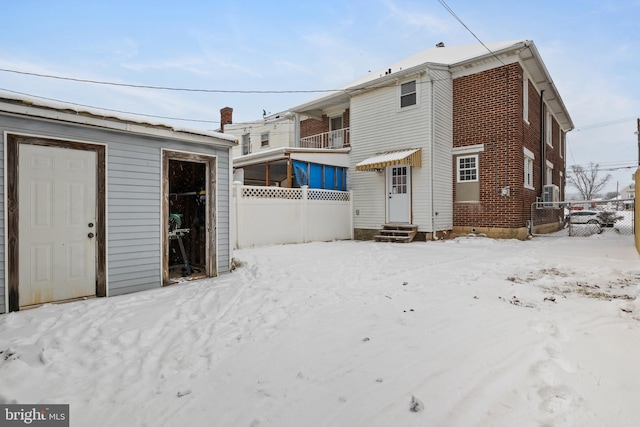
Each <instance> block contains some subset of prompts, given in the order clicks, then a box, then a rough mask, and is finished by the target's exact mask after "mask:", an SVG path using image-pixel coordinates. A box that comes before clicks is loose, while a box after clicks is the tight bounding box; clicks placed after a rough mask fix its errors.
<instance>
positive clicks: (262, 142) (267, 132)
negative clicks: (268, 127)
mask: <svg viewBox="0 0 640 427" xmlns="http://www.w3.org/2000/svg"><path fill="white" fill-rule="evenodd" d="M265 135H267V143H266V144H264V139H263V137H264V136H265ZM270 137H271V135H270V132H269V131H266V132H260V148H264V147H268V146H269V142H270Z"/></svg>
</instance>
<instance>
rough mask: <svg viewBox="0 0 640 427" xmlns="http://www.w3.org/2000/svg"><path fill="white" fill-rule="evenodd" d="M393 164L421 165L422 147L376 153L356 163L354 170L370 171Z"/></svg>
mask: <svg viewBox="0 0 640 427" xmlns="http://www.w3.org/2000/svg"><path fill="white" fill-rule="evenodd" d="M394 165H407V166H416V167H420V166H422V148H410V149H408V150H398V151H386V152H384V153H378V154H376V155H374V156H371V157H369V158H368V159H366V160H363V161H361V162H360V163H358V164H357V165H356V170H357V171H371V170H375V169H382V168H386V167H387V166H394Z"/></svg>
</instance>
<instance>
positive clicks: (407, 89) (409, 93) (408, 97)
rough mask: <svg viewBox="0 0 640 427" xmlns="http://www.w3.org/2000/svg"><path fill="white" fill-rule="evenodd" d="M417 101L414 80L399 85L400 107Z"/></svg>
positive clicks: (414, 103)
mask: <svg viewBox="0 0 640 427" xmlns="http://www.w3.org/2000/svg"><path fill="white" fill-rule="evenodd" d="M417 103H418V93H417V92H416V81H415V80H412V81H410V82H407V83H403V84H402V85H400V108H404V107H409V106H411V105H416V104H417Z"/></svg>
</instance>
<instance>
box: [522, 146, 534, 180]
mask: <svg viewBox="0 0 640 427" xmlns="http://www.w3.org/2000/svg"><path fill="white" fill-rule="evenodd" d="M534 160H535V156H534V154H533V153H532V152H531V151H530V150H527V149H526V148H524V186H525V188H529V189H531V190H534V186H533V161H534Z"/></svg>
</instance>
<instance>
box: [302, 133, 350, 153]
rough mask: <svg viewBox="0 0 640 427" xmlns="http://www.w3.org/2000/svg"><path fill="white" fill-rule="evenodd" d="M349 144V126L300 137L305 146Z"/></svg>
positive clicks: (317, 146)
mask: <svg viewBox="0 0 640 427" xmlns="http://www.w3.org/2000/svg"><path fill="white" fill-rule="evenodd" d="M348 146H349V128H343V129H337V130H332V131H330V132H323V133H319V134H316V135H311V136H305V137H304V138H300V147H303V148H343V147H348Z"/></svg>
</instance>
